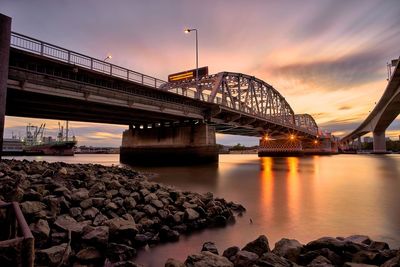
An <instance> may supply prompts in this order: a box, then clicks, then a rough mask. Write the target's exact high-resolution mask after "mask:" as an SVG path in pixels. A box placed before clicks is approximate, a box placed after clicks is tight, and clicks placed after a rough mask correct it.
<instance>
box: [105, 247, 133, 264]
mask: <svg viewBox="0 0 400 267" xmlns="http://www.w3.org/2000/svg"><path fill="white" fill-rule="evenodd" d="M106 255H107V258H109V259H110V260H111V261H112V262H118V261H126V260H129V259H132V258H133V257H134V256H135V255H136V250H135V249H134V248H132V247H130V246H127V245H123V244H117V243H109V244H108V248H107V252H106Z"/></svg>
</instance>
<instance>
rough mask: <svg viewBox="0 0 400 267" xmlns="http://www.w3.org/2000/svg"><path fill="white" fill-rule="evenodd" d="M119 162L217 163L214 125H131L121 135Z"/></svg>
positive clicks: (159, 163) (156, 163)
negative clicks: (148, 126)
mask: <svg viewBox="0 0 400 267" xmlns="http://www.w3.org/2000/svg"><path fill="white" fill-rule="evenodd" d="M120 161H121V162H122V163H126V164H134V165H193V164H204V163H217V162H218V147H217V145H216V140H215V128H214V127H212V126H209V125H207V124H193V125H179V126H169V127H166V126H165V127H164V126H161V127H152V128H143V129H141V128H140V127H132V126H130V127H129V129H128V130H126V131H124V133H123V136H122V146H121V151H120Z"/></svg>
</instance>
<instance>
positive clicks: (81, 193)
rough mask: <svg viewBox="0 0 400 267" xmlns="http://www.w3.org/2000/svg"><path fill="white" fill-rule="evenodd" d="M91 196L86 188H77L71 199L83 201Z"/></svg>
mask: <svg viewBox="0 0 400 267" xmlns="http://www.w3.org/2000/svg"><path fill="white" fill-rule="evenodd" d="M87 198H89V191H88V190H87V189H86V188H79V189H75V190H73V191H72V193H71V199H72V200H73V201H77V202H78V201H79V202H80V201H82V200H85V199H87Z"/></svg>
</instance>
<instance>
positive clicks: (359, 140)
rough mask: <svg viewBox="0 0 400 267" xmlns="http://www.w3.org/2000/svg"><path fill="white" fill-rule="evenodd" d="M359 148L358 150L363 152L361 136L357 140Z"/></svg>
mask: <svg viewBox="0 0 400 267" xmlns="http://www.w3.org/2000/svg"><path fill="white" fill-rule="evenodd" d="M357 146H358V150H361V149H362V146H361V136H359V137H358V138H357Z"/></svg>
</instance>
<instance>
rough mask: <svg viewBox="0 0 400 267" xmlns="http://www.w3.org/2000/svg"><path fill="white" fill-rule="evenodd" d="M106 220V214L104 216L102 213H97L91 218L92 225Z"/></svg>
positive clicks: (100, 223) (97, 224)
mask: <svg viewBox="0 0 400 267" xmlns="http://www.w3.org/2000/svg"><path fill="white" fill-rule="evenodd" d="M107 220H108V218H107V216H105V215H104V214H101V213H98V214H97V215H96V217H95V218H94V220H93V225H94V226H99V225H102V224H103V222H105V221H107Z"/></svg>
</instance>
